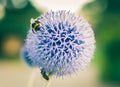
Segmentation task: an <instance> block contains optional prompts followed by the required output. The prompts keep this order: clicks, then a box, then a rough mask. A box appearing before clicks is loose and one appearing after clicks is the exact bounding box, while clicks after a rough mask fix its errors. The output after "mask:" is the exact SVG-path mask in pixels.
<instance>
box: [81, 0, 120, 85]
mask: <svg viewBox="0 0 120 87" xmlns="http://www.w3.org/2000/svg"><path fill="white" fill-rule="evenodd" d="M81 12H82V13H83V14H84V15H85V16H86V17H87V18H88V20H89V21H90V22H91V23H92V27H93V28H94V31H95V36H96V45H97V47H96V48H97V49H96V55H95V63H96V64H98V65H99V69H100V76H101V77H100V78H101V80H102V81H103V82H112V83H120V51H119V49H120V20H119V18H120V0H94V1H93V2H90V3H88V4H86V5H85V6H84V7H83V9H82V11H81Z"/></svg>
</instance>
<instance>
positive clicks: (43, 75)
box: [41, 69, 49, 80]
mask: <svg viewBox="0 0 120 87" xmlns="http://www.w3.org/2000/svg"><path fill="white" fill-rule="evenodd" d="M41 74H42V77H43V78H44V79H45V80H49V76H48V75H47V74H46V72H44V70H43V69H41Z"/></svg>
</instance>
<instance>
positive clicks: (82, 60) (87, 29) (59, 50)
mask: <svg viewBox="0 0 120 87" xmlns="http://www.w3.org/2000/svg"><path fill="white" fill-rule="evenodd" d="M94 44H95V40H94V33H93V30H92V28H91V26H90V25H89V23H88V22H87V21H86V20H85V19H84V18H83V17H82V16H77V15H75V14H73V13H70V11H65V10H61V11H57V12H53V11H50V12H47V13H45V14H43V15H41V16H39V17H38V18H36V19H35V20H34V22H32V23H31V27H30V30H29V32H28V35H27V38H26V41H25V46H24V47H25V51H23V53H24V54H25V55H26V53H27V56H28V57H29V59H30V60H31V61H32V62H34V64H35V65H36V66H38V67H39V68H40V69H41V73H42V75H43V77H47V76H49V75H51V74H54V75H56V76H63V75H67V74H72V73H74V72H78V71H80V70H82V69H84V68H85V67H86V66H87V65H88V63H89V62H90V60H91V58H92V57H93V53H94V49H95V45H94Z"/></svg>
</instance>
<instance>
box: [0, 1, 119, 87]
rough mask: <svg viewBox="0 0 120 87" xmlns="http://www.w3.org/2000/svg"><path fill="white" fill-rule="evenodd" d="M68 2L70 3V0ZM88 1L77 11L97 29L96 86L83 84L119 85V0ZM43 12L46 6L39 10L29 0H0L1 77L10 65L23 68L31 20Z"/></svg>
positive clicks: (77, 86)
mask: <svg viewBox="0 0 120 87" xmlns="http://www.w3.org/2000/svg"><path fill="white" fill-rule="evenodd" d="M67 1H68V4H69V1H70V0H67ZM88 1H89V2H88V3H85V5H84V6H83V7H82V9H79V11H78V13H79V14H80V15H83V16H84V17H85V18H86V19H87V20H88V21H89V22H90V23H91V25H92V27H93V29H94V32H95V38H96V51H95V56H94V59H93V60H92V66H93V68H94V69H93V71H90V72H92V73H95V76H96V77H95V80H97V82H94V84H93V86H89V85H88V86H83V87H120V0H88ZM44 12H45V9H42V8H39V10H38V8H36V5H35V4H33V2H31V1H29V0H0V77H1V75H3V78H4V75H6V74H8V73H6V74H4V72H6V70H7V69H8V68H9V70H8V72H10V70H11V67H15V66H16V67H21V66H22V67H21V68H23V67H24V65H23V64H22V63H21V57H20V50H21V48H22V46H23V44H24V39H25V37H26V34H27V32H28V30H29V26H30V19H31V18H36V17H37V16H39V15H41V14H42V13H44ZM6 67H7V68H6ZM5 68H6V69H5ZM12 69H13V70H14V68H12ZM25 69H26V68H25ZM22 70H23V69H22ZM28 71H29V70H28ZM95 71H96V72H95ZM2 72H3V73H2ZM88 73H89V72H87V74H88ZM11 74H12V73H11ZM85 76H86V75H85ZM93 77H94V76H93ZM93 77H92V76H91V79H92V78H93ZM13 78H14V76H13ZM83 78H84V77H83ZM85 78H86V77H85ZM6 79H7V77H6ZM6 79H5V80H6ZM16 79H17V78H16ZM86 79H87V78H86ZM89 79H90V78H89ZM93 81H94V80H93ZM2 82H3V83H4V79H1V80H0V83H1V84H2ZM6 83H7V82H6ZM78 83H79V81H78ZM1 84H0V87H16V86H14V84H13V85H12V86H6V85H4V86H2V85H1ZM11 84H12V82H11ZM96 84H97V86H96ZM17 87H18V86H17ZM21 87H24V86H21ZM34 87H38V86H34ZM56 87H59V86H56ZM64 87H65V86H64ZM66 87H67V86H66ZM75 87H80V85H76V86H75Z"/></svg>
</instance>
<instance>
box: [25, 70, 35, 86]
mask: <svg viewBox="0 0 120 87" xmlns="http://www.w3.org/2000/svg"><path fill="white" fill-rule="evenodd" d="M35 75H36V71H35V69H34V68H33V70H32V72H31V75H30V78H29V80H28V83H27V87H32V86H33V82H34V78H35Z"/></svg>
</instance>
